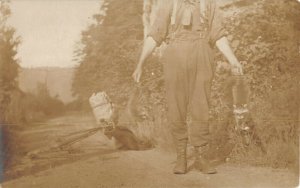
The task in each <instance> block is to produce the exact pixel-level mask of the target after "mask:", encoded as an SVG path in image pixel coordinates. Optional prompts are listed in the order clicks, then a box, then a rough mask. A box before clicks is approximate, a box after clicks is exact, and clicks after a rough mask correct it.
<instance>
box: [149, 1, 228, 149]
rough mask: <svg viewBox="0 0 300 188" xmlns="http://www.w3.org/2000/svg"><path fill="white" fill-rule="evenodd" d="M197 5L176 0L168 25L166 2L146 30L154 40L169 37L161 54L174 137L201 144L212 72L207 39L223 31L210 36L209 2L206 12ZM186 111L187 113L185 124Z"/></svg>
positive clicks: (205, 139)
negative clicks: (150, 26)
mask: <svg viewBox="0 0 300 188" xmlns="http://www.w3.org/2000/svg"><path fill="white" fill-rule="evenodd" d="M173 2H174V1H173ZM207 2H210V1H207ZM170 4H172V3H170ZM199 5H200V3H199V2H198V1H196V3H195V4H190V3H186V2H185V1H184V0H179V1H178V5H177V6H178V7H176V10H177V12H176V13H177V14H176V18H175V19H176V21H175V24H174V23H173V25H172V26H171V28H170V27H169V26H166V25H167V24H168V25H170V24H169V22H171V21H172V18H170V17H172V15H173V14H172V12H173V9H174V4H172V5H170V6H169V7H167V6H166V7H165V8H164V9H163V10H162V11H161V12H160V13H159V15H158V19H160V20H158V21H156V22H154V25H153V28H152V32H150V34H149V35H150V36H152V37H153V38H154V40H156V41H157V42H158V43H160V42H161V41H162V40H165V38H169V44H168V47H167V49H166V50H165V51H164V54H163V56H162V62H163V64H164V78H165V85H166V101H167V106H168V111H167V117H168V122H169V123H170V127H171V130H172V134H173V136H174V138H175V139H176V140H182V139H187V138H188V137H189V138H190V143H191V144H192V145H193V146H203V145H206V144H207V143H208V141H209V126H208V118H209V103H208V99H209V95H210V87H211V80H212V76H213V72H212V63H213V53H212V48H211V46H210V43H209V42H210V41H211V40H216V39H218V38H220V37H222V36H223V33H217V38H216V39H212V38H211V37H212V34H213V33H212V29H213V28H212V27H211V26H212V25H211V23H212V22H211V21H212V19H211V18H212V17H213V15H212V14H213V12H212V8H213V7H212V4H210V3H207V7H206V14H201V13H200V8H199ZM173 22H174V20H173ZM155 24H157V25H155ZM219 31H221V30H220V29H219ZM167 35H168V36H167ZM188 112H189V114H190V116H191V122H190V123H189V126H188V125H187V113H188Z"/></svg>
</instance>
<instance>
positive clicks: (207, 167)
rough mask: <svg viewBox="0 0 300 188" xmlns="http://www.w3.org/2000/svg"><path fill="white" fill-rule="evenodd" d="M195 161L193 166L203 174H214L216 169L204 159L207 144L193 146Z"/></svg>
mask: <svg viewBox="0 0 300 188" xmlns="http://www.w3.org/2000/svg"><path fill="white" fill-rule="evenodd" d="M194 148H195V163H194V167H195V168H196V169H197V170H200V171H201V172H202V173H204V174H215V173H217V170H216V169H215V168H214V167H213V166H212V165H211V164H210V162H209V160H207V159H205V157H204V154H205V153H206V152H207V151H208V145H206V146H201V147H199V146H195V147H194Z"/></svg>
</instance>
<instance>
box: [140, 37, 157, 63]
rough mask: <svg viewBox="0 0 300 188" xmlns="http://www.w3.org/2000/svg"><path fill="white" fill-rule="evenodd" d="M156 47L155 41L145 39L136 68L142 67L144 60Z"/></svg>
mask: <svg viewBox="0 0 300 188" xmlns="http://www.w3.org/2000/svg"><path fill="white" fill-rule="evenodd" d="M156 46H157V43H156V41H155V40H154V39H153V38H152V37H147V38H146V40H145V43H144V46H143V51H142V54H141V56H140V59H139V62H138V65H137V66H138V67H142V66H143V64H144V62H145V61H146V59H147V58H148V57H149V56H150V55H151V54H152V52H153V50H154V49H155V47H156Z"/></svg>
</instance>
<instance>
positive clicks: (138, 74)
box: [132, 66, 143, 83]
mask: <svg viewBox="0 0 300 188" xmlns="http://www.w3.org/2000/svg"><path fill="white" fill-rule="evenodd" d="M142 74H143V69H142V67H141V66H137V67H136V69H135V71H134V72H133V74H132V78H133V80H134V81H135V82H137V83H139V82H140V79H141V77H142Z"/></svg>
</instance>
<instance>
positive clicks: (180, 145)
mask: <svg viewBox="0 0 300 188" xmlns="http://www.w3.org/2000/svg"><path fill="white" fill-rule="evenodd" d="M186 147H187V139H183V140H177V141H176V153H177V160H176V164H175V167H174V169H173V173H174V174H185V173H186V172H187V160H186Z"/></svg>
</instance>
